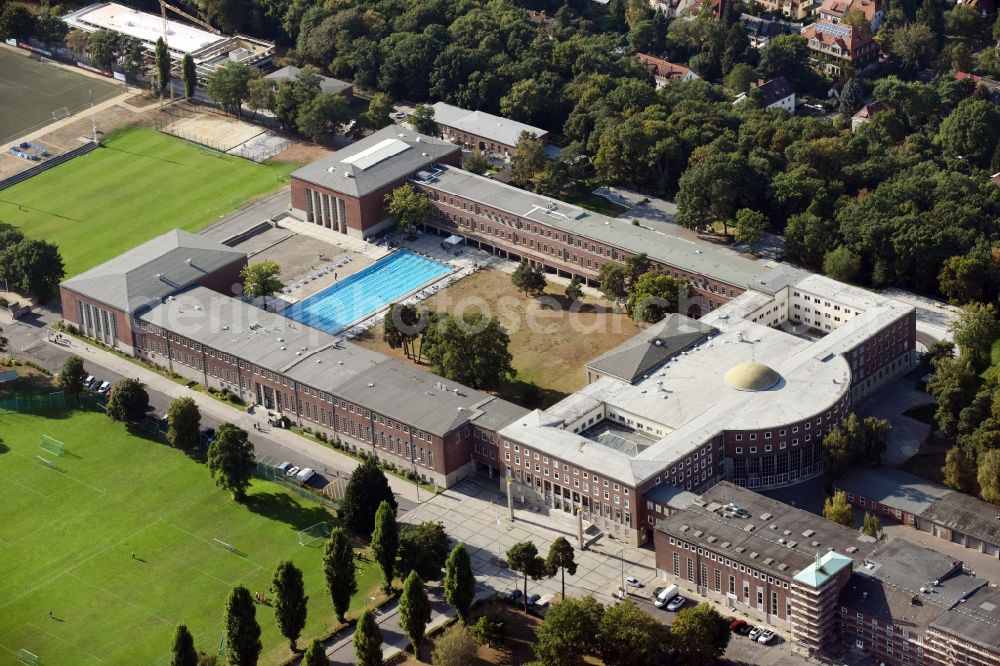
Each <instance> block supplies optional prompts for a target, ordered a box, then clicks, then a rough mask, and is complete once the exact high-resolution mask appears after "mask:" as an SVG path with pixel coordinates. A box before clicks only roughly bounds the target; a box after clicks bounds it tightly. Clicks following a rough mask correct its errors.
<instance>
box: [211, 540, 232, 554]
mask: <svg viewBox="0 0 1000 666" xmlns="http://www.w3.org/2000/svg"><path fill="white" fill-rule="evenodd" d="M212 541H214V542H215V545H216V546H218V547H219V548H225V549H226V550H228V551H229V552H230V553H232V552H235V551H236V546H234V545H233V544H231V543H226V542H225V541H223V540H222V539H212Z"/></svg>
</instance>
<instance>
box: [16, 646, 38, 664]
mask: <svg viewBox="0 0 1000 666" xmlns="http://www.w3.org/2000/svg"><path fill="white" fill-rule="evenodd" d="M17 663H19V664H27V666H37V665H38V664H40V663H41V662H40V661H38V655H37V654H34V653H32V652H28V651H27V650H18V651H17Z"/></svg>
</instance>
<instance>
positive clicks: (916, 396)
mask: <svg viewBox="0 0 1000 666" xmlns="http://www.w3.org/2000/svg"><path fill="white" fill-rule="evenodd" d="M919 377H920V373H919V372H918V371H913V372H910V373H907V374H905V375H903V376H902V377H899V378H898V379H896V380H894V381H893V382H892V383H890V384H888V385H886V386H884V387H882V388H881V389H879V391H878V392H877V393H876V394H875V395H874V396H872V398H870V399H869V400H868V401H867V402H865V403H864V404H862V405H861V408H860V409H858V411H857V414H858V418H861V419H864V418H866V417H869V416H874V417H876V418H880V419H887V420H888V421H889V423H891V424H892V434H891V435H890V436H889V442H888V446H887V447H886V451H885V455H883V456H882V462H883V463H884V464H886V465H892V466H894V467H898V466H899V465H902V464H903V463H904V462H906V461H907V460H909V459H910V458H912V457H913V456H914V455H916V453H917V451H919V450H920V445H921V444H922V443H923V442H924V440H925V439H927V436H928V435H930V433H931V427H930V426H929V425H927V424H926V423H923V422H921V421H918V420H916V419H914V418H911V417H909V416H906V415H905V414H904V413H903V412H905V411H907V410H908V409H911V408H913V407H917V406H919V405H927V404H933V402H934V399H933V398H932V397H931V396H929V395H928V394H927V393H926V392H924V391H918V390H917V389H916V382H917V380H918V379H919Z"/></svg>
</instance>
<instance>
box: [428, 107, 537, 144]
mask: <svg viewBox="0 0 1000 666" xmlns="http://www.w3.org/2000/svg"><path fill="white" fill-rule="evenodd" d="M433 108H434V122H436V123H437V124H439V125H445V126H447V127H451V128H454V129H456V130H458V131H459V132H466V133H467V134H474V135H476V136H480V137H483V138H484V139H488V140H492V141H496V142H497V143H500V144H503V145H505V146H516V145H517V140H518V139H520V138H521V133H522V132H527V133H528V134H530V135H532V136H534V137H537V138H541V137H543V136H546V135H547V134H548V132H546V131H545V130H543V129H541V128H540V127H532V126H531V125H526V124H524V123H519V122H517V121H516V120H511V119H509V118H502V117H501V116H494V115H493V114H492V113H486V112H484V111H469V110H467V109H463V108H461V107H458V106H452V105H451V104H445V103H444V102H437V103H435V104H434V107H433Z"/></svg>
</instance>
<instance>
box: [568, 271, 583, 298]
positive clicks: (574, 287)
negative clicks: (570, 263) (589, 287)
mask: <svg viewBox="0 0 1000 666" xmlns="http://www.w3.org/2000/svg"><path fill="white" fill-rule="evenodd" d="M566 298H568V299H569V300H571V301H578V300H580V299H581V298H583V281H582V280H581V279H580V276H579V275H574V276H573V279H572V280H570V281H569V284H568V285H566Z"/></svg>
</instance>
